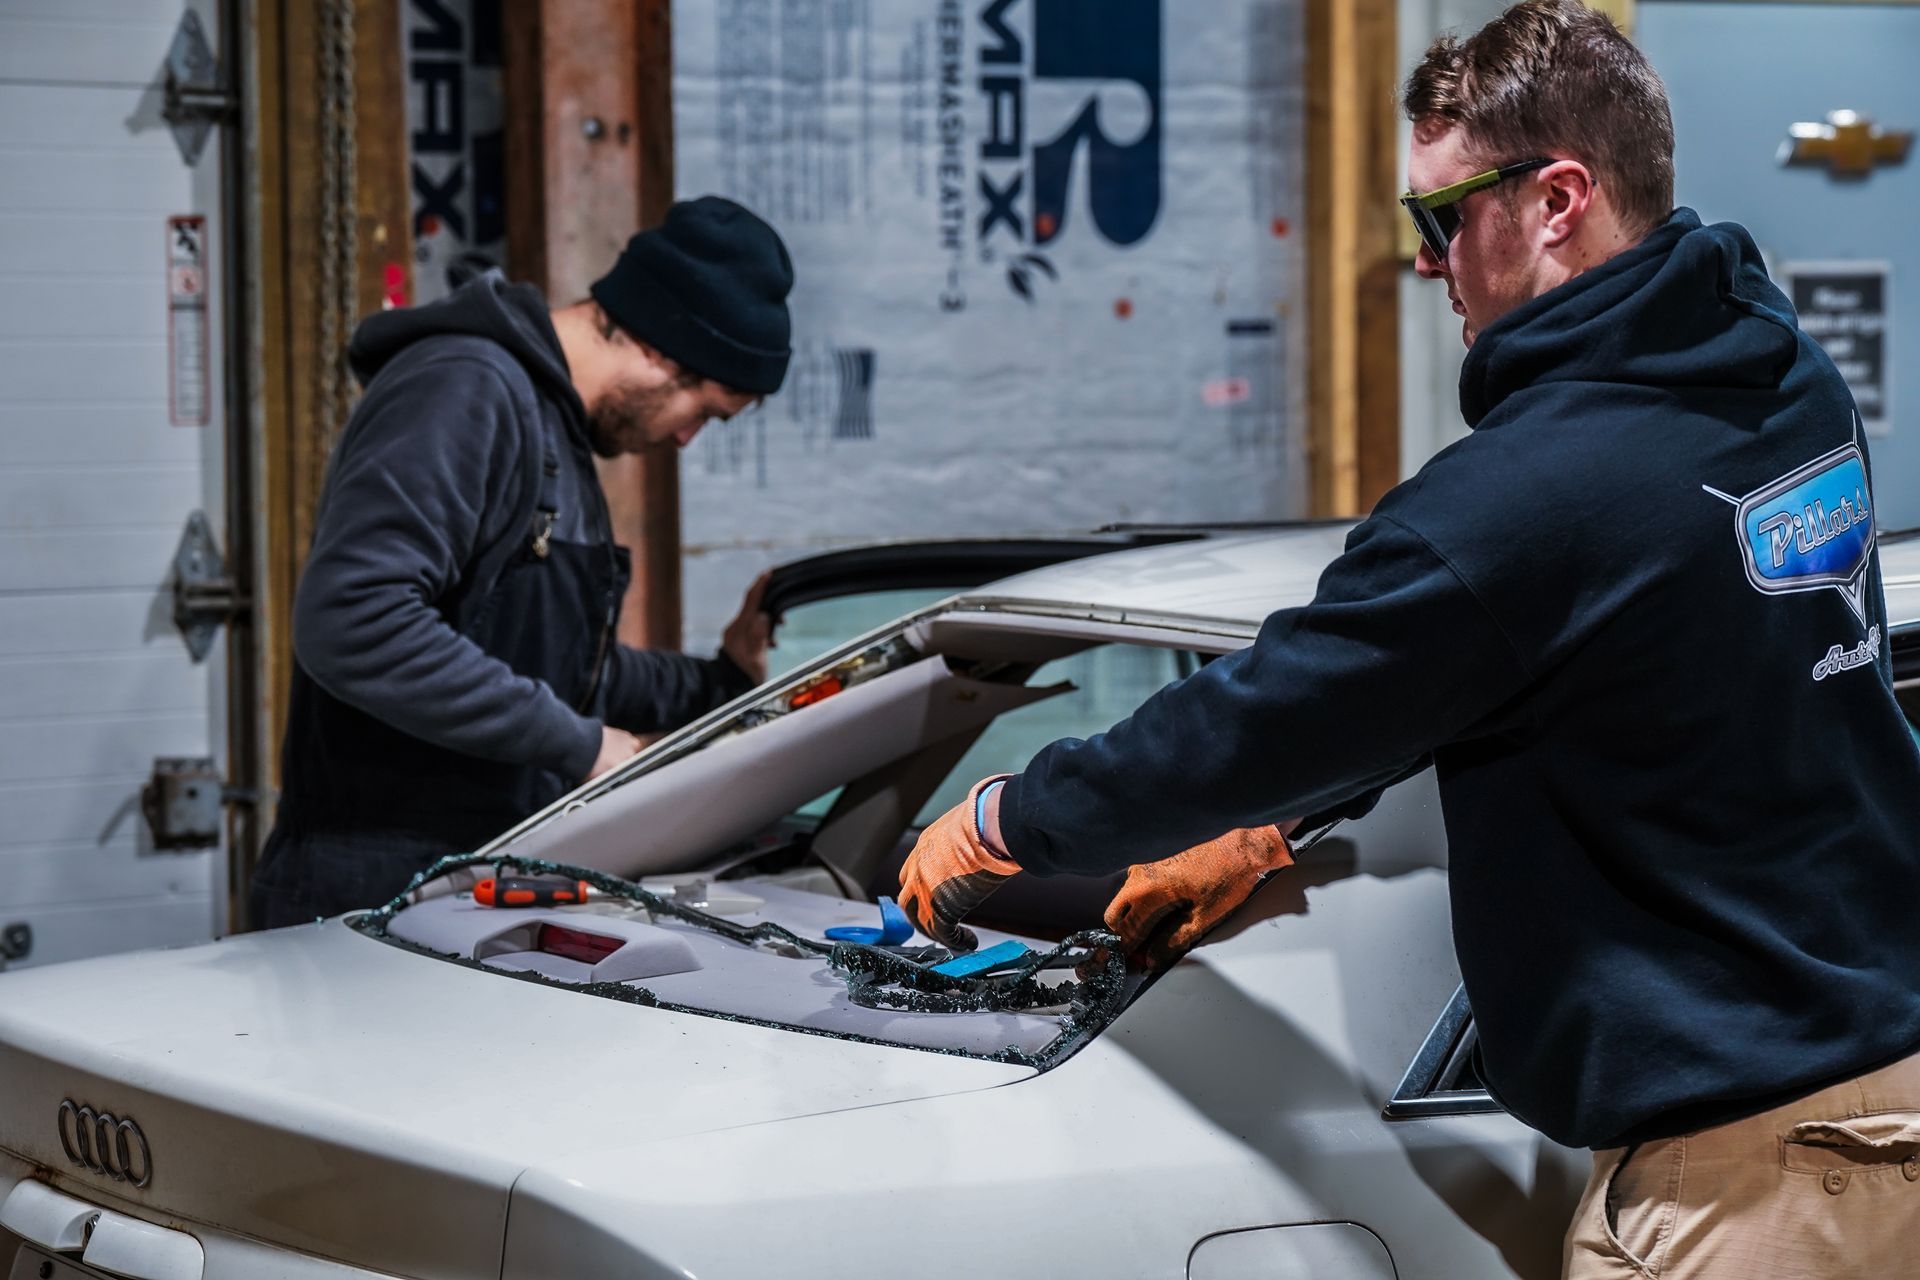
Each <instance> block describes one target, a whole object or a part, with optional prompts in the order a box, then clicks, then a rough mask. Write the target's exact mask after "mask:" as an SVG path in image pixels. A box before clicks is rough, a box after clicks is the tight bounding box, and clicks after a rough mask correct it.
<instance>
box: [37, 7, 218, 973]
mask: <svg viewBox="0 0 1920 1280" xmlns="http://www.w3.org/2000/svg"><path fill="white" fill-rule="evenodd" d="M197 8H198V10H199V13H200V17H201V19H202V21H203V23H204V25H205V28H206V30H207V32H208V34H209V38H212V35H213V33H214V32H217V30H218V23H217V21H216V20H215V14H214V11H213V8H212V5H211V3H198V0H197ZM181 12H182V5H181V3H180V0H0V926H3V925H6V924H9V923H12V922H15V921H24V922H26V923H28V924H29V925H31V927H32V929H33V931H34V939H35V941H34V949H33V951H32V953H31V955H30V956H29V957H28V959H27V961H26V963H45V962H48V961H53V960H61V959H69V958H73V957H76V956H80V955H87V954H93V953H98V952H103V951H111V950H124V949H127V948H131V947H138V946H146V945H153V944H161V943H173V942H183V941H189V940H193V939H197V938H205V937H207V936H210V934H211V933H212V931H213V930H214V928H215V895H214V893H213V883H214V882H213V876H214V873H215V867H216V855H215V854H213V853H208V852H199V853H189V854H173V853H157V852H155V851H154V850H153V849H152V847H151V840H150V838H149V836H148V835H147V832H146V828H145V824H144V823H143V821H142V820H141V818H140V816H139V813H138V808H137V796H138V792H139V788H140V786H141V784H142V782H143V781H144V780H145V778H146V776H147V774H148V771H149V770H150V769H151V767H152V763H153V759H154V757H155V756H163V755H182V756H198V755H209V754H213V755H218V754H219V743H218V742H217V741H216V737H215V734H214V732H213V728H212V726H214V725H215V724H218V723H220V721H221V716H222V714H223V712H222V709H221V705H220V702H221V698H222V696H223V692H224V686H225V680H224V675H223V674H222V672H223V671H224V650H223V647H222V646H220V645H218V644H216V646H215V650H214V653H213V655H212V657H211V658H210V659H209V661H208V663H207V664H206V665H202V666H196V665H194V664H193V663H192V662H191V661H190V660H189V659H188V656H187V652H186V649H185V646H184V645H183V643H182V642H181V639H180V636H179V634H178V633H177V632H176V631H175V630H174V629H173V625H172V622H171V618H170V608H171V603H170V599H169V598H168V597H166V596H164V595H163V593H162V586H163V584H164V582H165V580H166V576H167V572H168V567H169V565H170V562H171V560H172V556H173V551H174V546H175V544H176V542H177V541H178V539H179V536H180V531H181V527H182V525H183V524H184V523H185V520H186V517H187V514H188V513H189V512H190V511H192V510H194V509H195V508H204V509H205V510H206V511H207V512H208V514H209V516H210V517H212V519H213V520H214V523H215V527H216V528H217V527H219V526H220V524H221V513H220V502H219V495H220V475H219V466H220V458H219V434H218V432H219V430H220V428H219V427H218V425H210V426H206V427H176V426H173V425H171V424H170V421H169V410H168V399H167V395H168V383H167V370H168V359H169V356H168V342H167V282H166V250H167V234H166V233H167V218H168V217H169V216H172V215H180V214H202V215H205V216H206V217H207V218H208V220H209V227H210V231H211V237H210V239H211V242H212V243H213V244H214V245H215V246H217V245H218V243H219V233H220V227H219V198H218V196H219V185H218V183H219V175H218V171H217V169H218V146H217V145H211V146H209V148H208V151H207V154H206V155H205V157H203V159H202V160H201V162H200V165H199V166H198V168H197V169H194V170H189V169H188V168H187V167H186V166H185V165H184V163H183V162H182V161H181V159H180V157H179V154H178V152H177V151H176V149H175V146H174V143H173V139H172V136H171V134H170V133H169V131H168V129H167V128H166V126H165V124H164V122H163V121H161V119H160V117H159V111H160V101H161V100H160V91H159V88H158V85H159V84H160V79H161V73H162V68H163V62H164V59H165V56H166V52H167V48H168V44H169V42H170V41H171V39H172V36H173V31H174V27H175V25H176V23H178V21H179V19H180V15H181ZM216 270H217V267H216ZM216 283H217V282H216ZM211 296H212V297H213V298H214V308H213V311H212V313H211V315H210V316H209V325H210V337H211V338H212V341H211V343H210V344H209V345H210V349H211V351H212V352H213V358H214V359H215V360H216V361H217V358H218V346H219V342H218V335H219V332H220V324H221V316H220V313H219V308H218V292H217V289H216V291H214V292H213V293H212V295H211ZM211 373H212V378H211V387H212V393H213V403H212V405H211V413H210V415H209V417H210V422H211V423H213V424H218V423H219V422H220V421H221V415H222V411H223V406H222V405H221V403H220V400H219V385H220V378H219V370H218V365H217V363H216V364H215V365H214V366H213V368H212V369H211Z"/></svg>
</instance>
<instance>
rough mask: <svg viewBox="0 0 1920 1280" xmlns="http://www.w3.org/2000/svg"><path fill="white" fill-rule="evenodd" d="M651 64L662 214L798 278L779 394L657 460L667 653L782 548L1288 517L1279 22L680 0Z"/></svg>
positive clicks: (1221, 9) (1299, 374) (865, 1)
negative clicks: (741, 220)
mask: <svg viewBox="0 0 1920 1280" xmlns="http://www.w3.org/2000/svg"><path fill="white" fill-rule="evenodd" d="M673 42H674V49H673V54H674V57H673V65H674V75H673V102H674V135H675V157H674V159H675V177H676V181H677V184H678V193H679V194H680V195H681V196H683V197H685V196H695V195H701V194H704V193H707V192H715V193H718V194H721V195H727V196H731V197H733V198H734V199H736V200H739V201H740V202H741V203H743V204H745V205H747V206H748V207H749V208H751V209H753V210H754V211H755V212H757V213H759V214H760V215H761V216H763V217H764V218H766V219H767V220H768V221H769V222H771V223H772V224H773V225H774V226H775V227H776V228H777V229H778V230H779V232H780V234H781V235H782V236H783V237H784V238H785V239H786V242H787V245H788V247H789V249H790V250H791V251H792V256H793V262H794V274H795V285H794V292H793V297H792V302H791V307H792V313H793V339H794V347H795V359H794V364H793V368H792V371H791V372H790V373H789V375H788V380H787V385H786V387H785V389H783V390H782V391H781V393H780V394H779V395H777V396H775V397H772V398H771V399H769V400H768V402H767V404H766V406H765V408H764V409H762V410H760V411H759V412H757V413H752V414H745V415H741V417H739V418H737V419H735V420H734V421H733V422H730V423H725V424H715V425H713V426H710V427H708V428H707V430H706V433H705V434H704V435H703V436H702V437H701V438H700V439H699V440H698V441H696V442H695V443H694V445H693V447H692V448H690V449H689V450H688V451H687V454H686V457H685V462H684V464H683V466H682V470H681V486H682V489H681V509H682V511H683V513H684V519H685V526H684V527H685V534H684V538H685V542H684V546H685V550H686V555H687V559H686V565H685V582H686V618H687V631H686V633H687V638H688V641H689V642H690V643H692V644H696V645H697V644H701V643H704V642H706V640H707V638H708V637H710V636H711V635H714V634H717V633H718V630H719V626H720V624H722V623H724V621H725V620H726V618H728V617H729V616H731V613H732V611H733V609H735V608H736V607H737V606H738V602H739V595H740V592H741V590H742V589H743V588H744V587H745V586H746V584H747V582H748V581H750V580H751V579H752V577H753V574H754V573H755V572H756V571H757V570H758V569H759V568H761V567H763V566H764V565H766V564H768V563H772V562H778V561H780V560H785V559H789V558H792V557H794V556H796V555H799V554H801V553H803V552H805V551H810V550H815V549H820V548H825V547H832V546H838V545H845V544H847V543H853V542H861V541H868V540H873V539H885V538H906V537H930V536H943V535H975V534H993V533H1009V532H1050V531H1066V530H1084V529H1090V528H1094V527H1097V526H1099V525H1103V524H1107V523H1109V522H1113V521H1126V520H1133V521H1150V522H1158V521H1196V520H1212V521H1234V520H1255V519H1262V518H1274V517H1285V516H1290V515H1297V514H1299V513H1301V512H1302V511H1303V510H1304V508H1305V505H1306V494H1307V467H1306V460H1305V453H1306V424H1305V416H1306V411H1305V387H1306V379H1305V371H1306V358H1305V341H1304V326H1302V325H1298V324H1295V323H1292V317H1293V316H1295V315H1297V314H1302V313H1303V311H1304V304H1305V280H1306V261H1305V258H1306V255H1305V243H1304V237H1303V236H1302V235H1300V234H1298V233H1297V232H1295V231H1294V230H1293V229H1294V228H1296V227H1300V226H1302V225H1304V223H1305V221H1306V214H1307V210H1306V203H1305V199H1306V197H1305V192H1306V188H1305V183H1304V171H1305V155H1304V152H1305V136H1306V134H1305V121H1306V112H1305V107H1306V98H1305V70H1304V69H1305V44H1306V37H1305V7H1304V5H1303V4H1302V2H1301V0H1209V2H1208V3H1207V4H1204V5H1196V4H1191V3H1176V2H1175V0H700V2H699V3H694V2H692V0H684V2H683V3H678V4H676V5H675V6H674V14H673ZM1296 308H1299V309H1300V310H1296Z"/></svg>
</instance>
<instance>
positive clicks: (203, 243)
mask: <svg viewBox="0 0 1920 1280" xmlns="http://www.w3.org/2000/svg"><path fill="white" fill-rule="evenodd" d="M207 283H208V281H207V220H206V218H204V217H202V216H200V215H198V214H188V215H183V216H180V217H174V218H168V219H167V404H168V409H169V412H170V414H171V415H172V419H173V425H174V426H176V427H204V426H206V425H207V421H208V418H209V416H210V406H209V400H210V396H209V389H208V378H209V376H210V374H209V371H208V370H209V363H208V361H209V353H208V350H207Z"/></svg>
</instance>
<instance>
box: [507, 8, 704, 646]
mask: <svg viewBox="0 0 1920 1280" xmlns="http://www.w3.org/2000/svg"><path fill="white" fill-rule="evenodd" d="M668 12H669V4H668V0H528V2H527V3H525V4H515V5H509V6H506V7H505V10H504V13H505V22H506V24H507V29H506V31H505V32H504V33H503V35H504V39H503V44H504V47H505V56H506V66H505V68H504V71H505V83H506V100H507V103H508V109H507V120H508V125H507V137H506V147H507V172H508V179H507V189H508V191H509V193H510V194H509V201H508V208H507V258H508V265H509V267H510V268H511V270H512V273H513V275H515V276H516V277H518V278H520V279H523V280H530V281H532V282H533V283H535V284H537V285H538V286H540V288H541V289H542V290H543V291H544V292H545V293H546V295H547V297H548V298H549V299H550V300H551V301H552V302H554V303H555V304H557V305H564V304H566V303H568V302H573V301H576V300H578V299H580V298H584V297H586V295H587V287H588V286H589V285H591V284H592V283H593V281H594V280H596V279H598V278H599V277H600V276H601V275H603V274H604V273H605V272H606V270H607V269H608V268H609V267H610V266H612V265H613V262H614V259H615V258H617V257H618V256H619V254H620V251H621V249H623V248H624V247H625V246H626V242H627V238H628V237H629V236H631V235H632V234H633V233H634V232H635V231H636V230H638V229H639V228H640V227H641V226H644V225H647V224H648V223H650V222H654V221H658V219H659V217H660V216H662V215H664V214H665V212H666V204H667V203H670V202H671V198H672V196H671V193H672V186H673V174H672V151H673V110H672V98H671V92H672V84H671V65H672V43H671V35H670V31H669V28H668V25H667V24H668ZM643 104H644V109H643ZM599 468H600V482H601V486H602V487H603V488H604V489H605V490H606V494H607V506H608V509H609V511H610V512H611V514H612V517H613V529H614V538H615V540H616V541H618V542H619V543H620V544H621V545H623V546H627V547H629V548H631V549H632V551H633V562H634V577H633V585H632V587H631V588H630V589H629V591H628V593H627V599H626V602H625V605H624V607H623V609H622V611H621V618H620V638H621V640H623V641H625V642H626V643H628V644H637V645H648V646H654V647H661V648H675V647H678V645H679V642H680V516H679V459H678V456H677V454H675V453H674V451H673V450H672V449H671V448H670V447H669V448H668V449H666V450H659V449H656V450H650V451H649V452H648V453H646V454H641V455H633V456H628V457H622V458H615V459H610V460H608V459H602V460H601V461H600V463H599Z"/></svg>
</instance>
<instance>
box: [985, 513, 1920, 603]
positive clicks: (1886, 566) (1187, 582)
mask: <svg viewBox="0 0 1920 1280" xmlns="http://www.w3.org/2000/svg"><path fill="white" fill-rule="evenodd" d="M1352 528H1353V526H1352V525H1351V524H1344V523H1342V524H1304V525H1301V526H1299V527H1296V528H1287V529H1277V530H1271V531H1262V532H1259V533H1248V534H1235V535H1231V536H1225V537H1212V538H1204V539H1201V540H1198V541H1194V542H1177V543H1170V544H1167V545H1164V546H1157V547H1142V548H1139V549H1136V550H1130V551H1116V552H1113V553H1111V554H1108V555H1099V556H1092V557H1089V558H1087V559H1084V560H1073V561H1069V562H1067V563H1065V564H1056V565H1050V566H1048V567H1047V568H1044V569H1035V570H1033V571H1031V572H1028V573H1022V574H1017V575H1016V576H1014V577H1011V578H1003V579H1002V580H1000V581H999V582H995V583H992V584H990V585H988V586H985V587H981V588H978V589H976V590H972V591H968V592H965V593H964V594H963V595H962V596H961V597H960V598H961V599H962V600H966V601H976V602H984V601H1017V602H1030V603H1034V604H1042V603H1044V604H1050V605H1084V606H1088V607H1092V608H1098V609H1121V610H1127V611H1131V612H1139V613H1147V614H1170V615H1177V616H1181V617H1193V618H1214V619H1222V620H1226V621H1230V622H1239V623H1244V624H1246V625H1248V626H1255V627H1257V626H1258V625H1259V624H1260V622H1261V621H1262V620H1263V619H1264V618H1265V617H1266V616H1267V615H1268V614H1269V613H1272V612H1273V611H1274V610H1275V609H1287V608H1292V607H1295V606H1298V605H1303V604H1306V603H1307V602H1308V601H1309V600H1311V599H1312V598H1313V591H1314V587H1315V585H1316V584H1317V583H1318V582H1319V580H1320V574H1321V572H1322V571H1323V570H1324V569H1325V568H1326V567H1327V565H1328V564H1329V563H1330V562H1331V561H1332V560H1333V559H1334V558H1335V557H1336V556H1338V555H1339V554H1340V552H1341V550H1342V548H1343V547H1344V546H1345V545H1346V537H1347V533H1348V531H1349V530H1351V529H1352ZM1880 564H1881V573H1882V577H1883V578H1884V580H1885V583H1886V595H1887V620H1888V622H1889V624H1890V625H1891V626H1892V627H1894V628H1895V629H1899V628H1902V627H1907V626H1920V536H1912V535H1907V536H1902V535H1893V536H1890V537H1889V538H1887V539H1885V540H1884V541H1883V542H1882V543H1881V546H1880Z"/></svg>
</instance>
